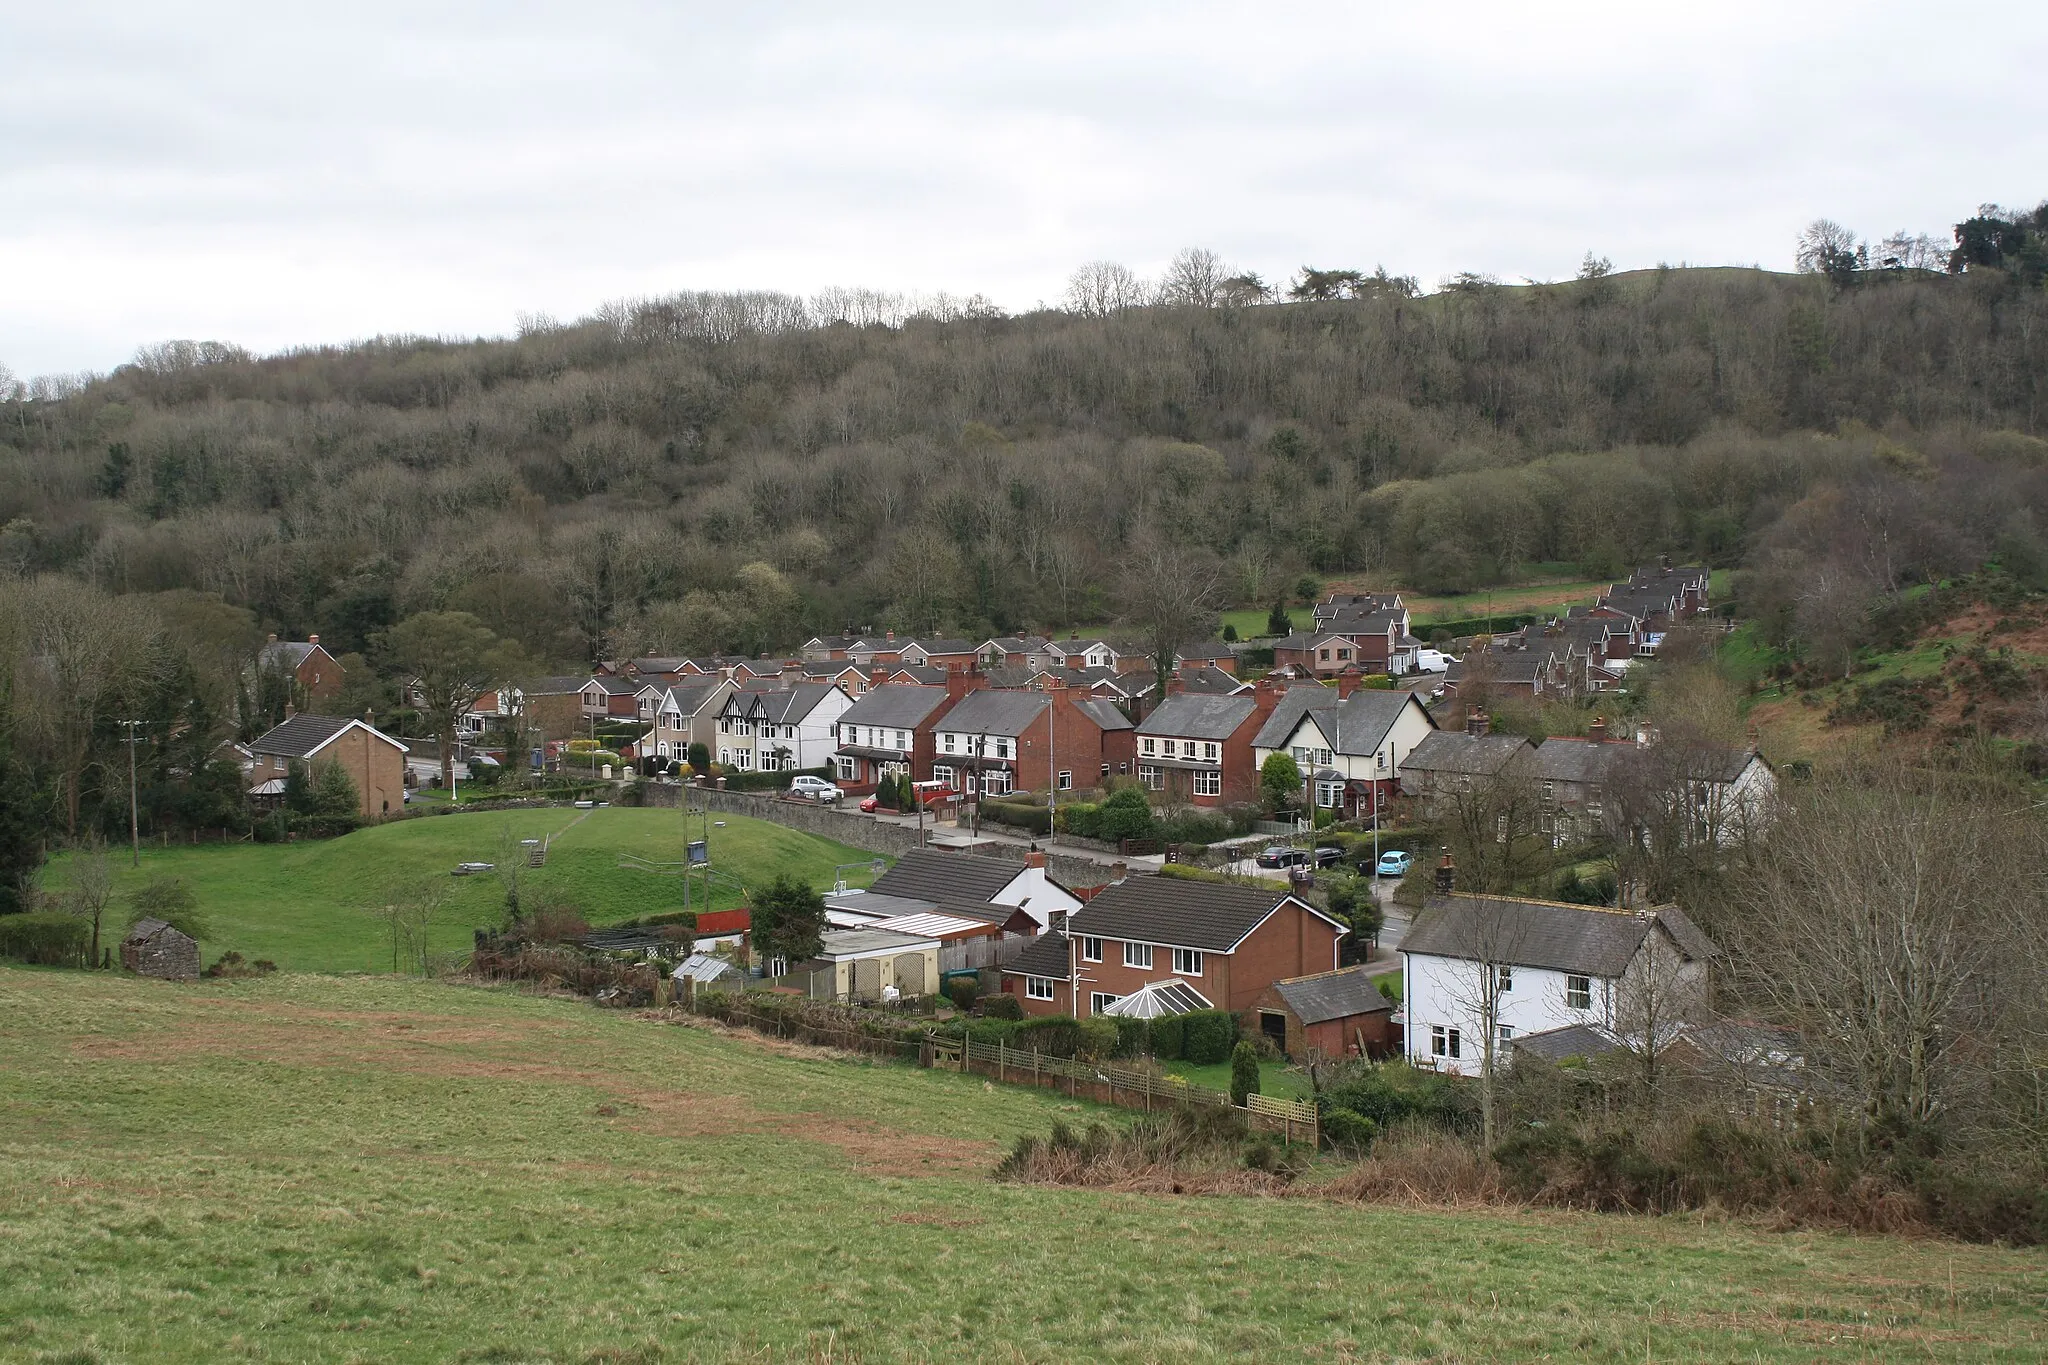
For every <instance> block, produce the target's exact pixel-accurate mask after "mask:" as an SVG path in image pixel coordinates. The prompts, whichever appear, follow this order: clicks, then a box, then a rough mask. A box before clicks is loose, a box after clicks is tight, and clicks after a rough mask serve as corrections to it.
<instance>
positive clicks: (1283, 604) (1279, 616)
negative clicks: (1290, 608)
mask: <svg viewBox="0 0 2048 1365" xmlns="http://www.w3.org/2000/svg"><path fill="white" fill-rule="evenodd" d="M1266 634H1268V635H1292V634H1294V618H1293V617H1291V616H1289V615H1288V614H1287V600H1286V599H1285V598H1279V599H1277V600H1275V601H1274V603H1273V610H1272V611H1271V612H1269V613H1267V616H1266Z"/></svg>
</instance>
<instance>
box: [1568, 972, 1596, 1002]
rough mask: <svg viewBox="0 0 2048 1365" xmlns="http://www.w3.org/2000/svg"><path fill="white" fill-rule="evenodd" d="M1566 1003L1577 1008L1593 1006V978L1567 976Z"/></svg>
mask: <svg viewBox="0 0 2048 1365" xmlns="http://www.w3.org/2000/svg"><path fill="white" fill-rule="evenodd" d="M1564 1003H1565V1004H1567V1005H1569V1006H1570V1007H1571V1008H1573V1009H1575V1010H1589V1009H1591V1008H1593V978H1592V977H1590V976H1567V977H1566V978H1565V979H1564Z"/></svg>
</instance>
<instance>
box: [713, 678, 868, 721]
mask: <svg viewBox="0 0 2048 1365" xmlns="http://www.w3.org/2000/svg"><path fill="white" fill-rule="evenodd" d="M838 691H840V687H839V684H837V683H814V682H803V683H798V684H796V685H795V686H794V687H789V688H777V689H774V690H770V691H760V692H754V691H744V692H735V693H734V694H733V695H732V696H731V697H730V698H729V699H727V701H726V703H725V709H726V711H728V712H730V713H732V714H733V715H737V716H758V717H761V718H763V719H766V720H767V721H768V722H769V723H771V724H774V725H797V724H800V723H801V722H802V721H803V719H804V717H805V716H808V715H810V714H811V712H813V711H815V710H817V709H818V703H819V702H822V701H824V700H825V698H827V697H829V696H831V695H832V694H833V693H834V692H838ZM842 695H843V694H842Z"/></svg>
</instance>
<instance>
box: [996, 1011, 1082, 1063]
mask: <svg viewBox="0 0 2048 1365" xmlns="http://www.w3.org/2000/svg"><path fill="white" fill-rule="evenodd" d="M1009 1045H1010V1046H1011V1047H1014V1048H1019V1049H1021V1050H1023V1051H1025V1052H1043V1053H1044V1054H1045V1055H1046V1056H1048V1057H1071V1056H1073V1055H1074V1054H1075V1053H1076V1052H1078V1051H1080V1049H1081V1021H1080V1020H1078V1019H1074V1018H1071V1017H1069V1016H1067V1015H1064V1014H1048V1015H1045V1016H1043V1017H1042V1018H1038V1019H1026V1020H1025V1021H1024V1022H1023V1023H1021V1024H1018V1025H1017V1026H1016V1027H1015V1030H1014V1031H1013V1033H1012V1036H1011V1039H1010V1043H1009Z"/></svg>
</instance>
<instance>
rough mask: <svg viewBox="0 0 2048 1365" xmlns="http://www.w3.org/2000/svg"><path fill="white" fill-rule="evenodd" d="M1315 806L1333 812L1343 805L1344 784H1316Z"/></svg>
mask: <svg viewBox="0 0 2048 1365" xmlns="http://www.w3.org/2000/svg"><path fill="white" fill-rule="evenodd" d="M1316 804H1317V805H1318V806H1321V807H1322V808H1323V809H1324V810H1335V809H1337V807H1339V806H1341V805H1343V804H1344V784H1343V783H1342V782H1318V783H1316Z"/></svg>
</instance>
